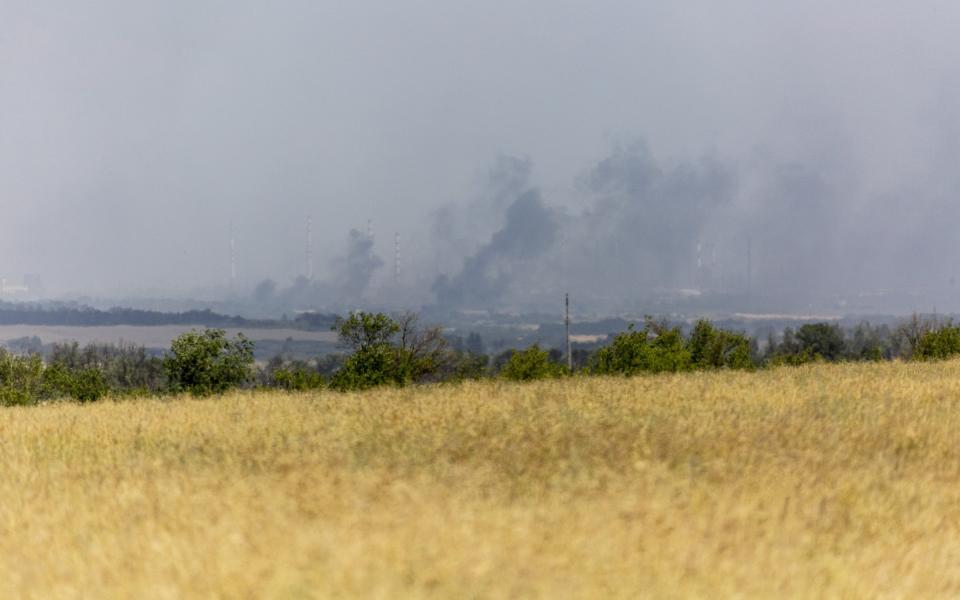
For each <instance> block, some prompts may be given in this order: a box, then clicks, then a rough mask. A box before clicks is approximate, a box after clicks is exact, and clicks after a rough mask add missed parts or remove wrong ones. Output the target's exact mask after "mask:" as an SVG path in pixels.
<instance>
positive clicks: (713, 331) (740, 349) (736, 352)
mask: <svg viewBox="0 0 960 600" xmlns="http://www.w3.org/2000/svg"><path fill="white" fill-rule="evenodd" d="M688 347H689V349H690V361H691V362H692V363H693V367H694V368H697V369H719V368H723V367H726V368H729V369H749V368H751V367H753V361H752V360H751V358H750V340H749V339H747V337H746V336H744V335H743V334H740V333H735V332H732V331H727V330H725V329H718V328H716V327H714V326H713V324H712V323H710V321H707V320H704V319H701V320H700V321H697V323H696V325H694V327H693V331H692V332H691V334H690V341H689V343H688Z"/></svg>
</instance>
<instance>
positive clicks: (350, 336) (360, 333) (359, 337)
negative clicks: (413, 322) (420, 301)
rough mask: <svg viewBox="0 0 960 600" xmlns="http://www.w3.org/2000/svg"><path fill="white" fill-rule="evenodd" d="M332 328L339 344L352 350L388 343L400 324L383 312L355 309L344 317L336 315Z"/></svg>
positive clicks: (398, 329)
mask: <svg viewBox="0 0 960 600" xmlns="http://www.w3.org/2000/svg"><path fill="white" fill-rule="evenodd" d="M333 329H334V330H335V331H336V332H337V336H338V337H339V338H340V344H341V345H343V346H345V347H347V348H350V349H351V350H353V351H354V352H356V351H358V350H367V349H370V348H374V347H376V346H381V345H390V342H391V340H392V339H393V336H394V335H396V334H397V333H398V332H399V331H400V324H399V323H397V322H396V321H394V320H393V319H391V318H390V317H389V316H388V315H385V314H383V313H369V312H364V311H362V310H361V311H357V312H353V313H350V315H349V316H348V317H347V318H346V319H344V318H341V317H337V320H336V323H335V324H334V326H333Z"/></svg>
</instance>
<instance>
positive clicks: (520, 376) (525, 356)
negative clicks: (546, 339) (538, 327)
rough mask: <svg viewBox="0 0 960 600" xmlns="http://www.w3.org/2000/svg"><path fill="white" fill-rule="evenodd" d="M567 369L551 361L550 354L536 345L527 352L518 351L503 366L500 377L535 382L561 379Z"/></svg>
mask: <svg viewBox="0 0 960 600" xmlns="http://www.w3.org/2000/svg"><path fill="white" fill-rule="evenodd" d="M565 372H566V369H565V368H564V367H563V366H562V365H560V364H557V363H555V362H552V361H551V360H550V354H549V352H547V351H546V350H541V349H540V346H538V345H537V344H534V345H533V346H530V347H529V348H527V349H526V350H518V351H516V352H514V353H513V354H512V355H511V356H510V360H508V361H507V364H505V365H504V366H503V369H502V370H501V371H500V376H501V377H503V378H505V379H509V380H511V381H534V380H536V379H546V378H548V377H560V376H561V375H563V374H564V373H565Z"/></svg>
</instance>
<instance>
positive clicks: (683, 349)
mask: <svg viewBox="0 0 960 600" xmlns="http://www.w3.org/2000/svg"><path fill="white" fill-rule="evenodd" d="M691 368H693V362H692V359H691V353H690V350H689V349H688V348H687V344H686V342H685V341H684V339H683V334H682V333H681V332H680V329H679V328H677V327H669V326H668V325H667V324H666V323H662V322H657V321H654V320H653V319H650V318H648V319H647V321H646V324H645V325H644V328H643V329H642V330H641V331H637V330H635V329H634V326H633V324H631V325H630V326H629V327H628V328H627V331H625V332H623V333H621V334H619V335H617V336H616V337H614V338H613V341H612V342H611V343H610V345H609V346H605V347H603V348H601V349H599V350H597V352H596V354H595V355H594V358H593V363H592V365H591V367H590V371H591V372H592V373H596V374H598V375H636V374H638V373H645V372H646V373H663V372H677V371H688V370H690V369H691Z"/></svg>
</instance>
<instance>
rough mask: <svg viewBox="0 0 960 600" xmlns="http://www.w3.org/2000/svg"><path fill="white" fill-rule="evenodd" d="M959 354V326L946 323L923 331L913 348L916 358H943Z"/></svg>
mask: <svg viewBox="0 0 960 600" xmlns="http://www.w3.org/2000/svg"><path fill="white" fill-rule="evenodd" d="M958 354H960V327H955V326H953V325H951V324H950V323H947V324H945V325H943V326H941V327H939V328H938V329H930V330H928V331H925V332H924V333H923V334H922V335H921V336H920V339H919V340H918V341H917V345H916V347H915V348H914V352H913V356H914V358H915V359H917V360H943V359H945V358H950V357H952V356H956V355H958Z"/></svg>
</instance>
